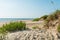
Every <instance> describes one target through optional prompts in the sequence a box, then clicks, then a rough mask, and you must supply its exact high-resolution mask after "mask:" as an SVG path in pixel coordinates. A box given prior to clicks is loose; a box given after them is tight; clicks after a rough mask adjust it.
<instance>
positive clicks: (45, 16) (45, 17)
mask: <svg viewBox="0 0 60 40" xmlns="http://www.w3.org/2000/svg"><path fill="white" fill-rule="evenodd" d="M47 17H48V15H44V16H42V17H41V18H43V19H44V20H45V19H47ZM41 18H40V19H41Z"/></svg>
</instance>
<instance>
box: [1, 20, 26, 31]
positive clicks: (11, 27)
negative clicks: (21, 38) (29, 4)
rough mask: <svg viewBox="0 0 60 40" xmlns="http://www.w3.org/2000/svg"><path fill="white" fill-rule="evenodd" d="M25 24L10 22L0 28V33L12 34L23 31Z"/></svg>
mask: <svg viewBox="0 0 60 40" xmlns="http://www.w3.org/2000/svg"><path fill="white" fill-rule="evenodd" d="M25 29H26V23H25V22H22V21H20V22H10V23H9V24H5V25H3V26H2V27H1V28H0V32H13V31H18V30H25Z"/></svg>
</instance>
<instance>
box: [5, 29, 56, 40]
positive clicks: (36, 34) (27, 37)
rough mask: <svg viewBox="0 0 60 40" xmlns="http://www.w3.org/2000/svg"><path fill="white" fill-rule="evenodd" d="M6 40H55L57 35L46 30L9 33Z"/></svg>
mask: <svg viewBox="0 0 60 40" xmlns="http://www.w3.org/2000/svg"><path fill="white" fill-rule="evenodd" d="M6 40H57V35H56V34H55V33H54V34H52V32H49V31H46V30H40V31H38V30H28V31H19V32H15V33H9V34H7V35H6Z"/></svg>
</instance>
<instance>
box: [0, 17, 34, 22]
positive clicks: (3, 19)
mask: <svg viewBox="0 0 60 40" xmlns="http://www.w3.org/2000/svg"><path fill="white" fill-rule="evenodd" d="M17 20H33V18H0V22H3V21H17Z"/></svg>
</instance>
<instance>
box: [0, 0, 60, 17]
mask: <svg viewBox="0 0 60 40" xmlns="http://www.w3.org/2000/svg"><path fill="white" fill-rule="evenodd" d="M51 1H53V2H54V3H53V4H52V3H51ZM56 9H59V10H60V0H0V18H36V17H41V16H43V15H47V14H50V13H52V12H53V11H55V10H56Z"/></svg>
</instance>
